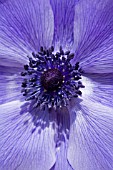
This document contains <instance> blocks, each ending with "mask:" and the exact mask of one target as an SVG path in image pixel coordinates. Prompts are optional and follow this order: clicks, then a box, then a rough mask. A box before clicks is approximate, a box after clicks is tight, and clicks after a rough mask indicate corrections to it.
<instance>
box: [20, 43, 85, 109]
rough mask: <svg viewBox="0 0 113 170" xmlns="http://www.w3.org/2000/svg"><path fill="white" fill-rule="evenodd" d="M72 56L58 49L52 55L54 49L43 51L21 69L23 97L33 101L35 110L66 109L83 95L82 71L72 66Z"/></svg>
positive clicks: (68, 52)
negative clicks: (81, 89) (39, 108)
mask: <svg viewBox="0 0 113 170" xmlns="http://www.w3.org/2000/svg"><path fill="white" fill-rule="evenodd" d="M73 57H74V54H73V53H70V51H66V52H64V51H63V49H62V47H60V50H59V52H57V53H54V47H53V46H52V47H51V48H50V49H44V48H43V47H41V49H40V51H39V52H38V53H37V54H35V53H32V57H29V56H28V58H29V65H24V69H25V71H24V72H22V73H21V75H22V76H24V77H25V78H24V80H23V82H22V88H23V89H22V93H23V95H24V96H25V97H26V100H34V101H35V102H34V103H35V104H34V107H41V108H45V107H46V106H47V107H48V108H52V107H54V108H55V109H57V108H58V107H63V106H67V105H68V102H69V100H70V99H72V98H74V97H78V96H79V95H82V92H81V91H80V88H84V86H83V85H82V82H81V81H80V79H81V69H80V68H79V63H78V62H77V63H76V64H75V65H74V66H72V65H71V63H70V60H71V59H73Z"/></svg>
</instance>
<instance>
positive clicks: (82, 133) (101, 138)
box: [68, 96, 113, 170]
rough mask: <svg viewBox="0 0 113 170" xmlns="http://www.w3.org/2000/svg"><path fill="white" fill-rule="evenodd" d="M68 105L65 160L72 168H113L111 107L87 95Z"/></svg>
mask: <svg viewBox="0 0 113 170" xmlns="http://www.w3.org/2000/svg"><path fill="white" fill-rule="evenodd" d="M74 105H75V106H74V107H73V108H72V107H71V108H70V117H71V129H70V139H69V148H68V160H69V162H70V164H71V165H72V167H73V169H79V170H83V168H84V170H108V169H109V170H112V169H113V108H112V107H108V106H105V105H103V104H102V103H101V102H100V103H99V102H97V101H93V100H91V98H90V97H89V98H88V96H86V97H84V98H83V100H81V101H80V100H76V101H75V103H74Z"/></svg>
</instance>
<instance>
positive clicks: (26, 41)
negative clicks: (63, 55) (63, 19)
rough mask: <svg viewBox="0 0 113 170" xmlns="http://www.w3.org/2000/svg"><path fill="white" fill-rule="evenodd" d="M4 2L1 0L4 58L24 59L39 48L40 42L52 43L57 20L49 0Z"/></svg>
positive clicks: (0, 52)
mask: <svg viewBox="0 0 113 170" xmlns="http://www.w3.org/2000/svg"><path fill="white" fill-rule="evenodd" d="M0 2H1V1H0ZM2 2H3V1H2ZM2 2H1V3H0V56H1V58H2V60H5V61H10V63H11V60H13V61H12V62H14V61H18V62H20V63H23V61H24V62H25V61H26V60H27V57H26V56H27V55H29V54H30V53H31V52H33V51H38V49H39V48H40V46H46V47H49V46H50V45H51V43H52V39H53V30H54V21H53V13H52V9H51V6H50V2H49V0H42V1H38V0H28V1H25V0H18V1H15V0H10V1H4V3H2ZM6 58H7V60H6ZM2 62H3V61H2ZM4 63H5V62H4ZM9 65H10V64H9Z"/></svg>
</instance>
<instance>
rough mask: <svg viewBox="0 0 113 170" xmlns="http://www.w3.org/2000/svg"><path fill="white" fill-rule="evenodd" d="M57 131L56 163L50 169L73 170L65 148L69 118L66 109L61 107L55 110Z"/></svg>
mask: <svg viewBox="0 0 113 170" xmlns="http://www.w3.org/2000/svg"><path fill="white" fill-rule="evenodd" d="M56 114H57V120H56V122H57V132H56V135H55V141H56V163H55V165H54V166H53V167H52V168H51V170H73V169H72V167H71V165H70V164H69V162H68V160H67V148H68V140H69V130H70V118H69V113H68V110H67V109H65V108H63V109H60V110H59V111H58V110H57V113H56Z"/></svg>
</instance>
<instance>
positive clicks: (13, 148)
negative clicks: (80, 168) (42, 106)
mask: <svg viewBox="0 0 113 170" xmlns="http://www.w3.org/2000/svg"><path fill="white" fill-rule="evenodd" d="M28 106H29V105H27V103H22V102H20V101H14V102H10V103H7V104H3V105H1V106H0V170H14V169H18V170H31V169H32V170H37V169H39V170H45V169H50V168H51V167H52V166H53V164H54V162H55V142H54V129H53V125H52V122H51V121H52V120H51V117H54V116H53V115H50V114H49V113H48V112H46V111H39V110H38V109H33V107H31V110H30V108H29V109H28ZM29 111H30V113H29ZM36 119H37V120H36ZM50 120H51V121H50Z"/></svg>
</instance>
